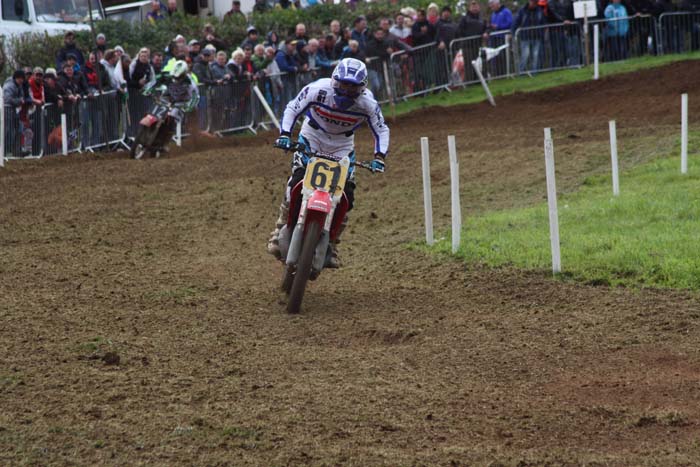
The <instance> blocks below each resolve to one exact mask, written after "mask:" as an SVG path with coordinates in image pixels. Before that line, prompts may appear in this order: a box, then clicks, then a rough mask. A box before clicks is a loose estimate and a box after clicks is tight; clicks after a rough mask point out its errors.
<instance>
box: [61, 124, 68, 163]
mask: <svg viewBox="0 0 700 467" xmlns="http://www.w3.org/2000/svg"><path fill="white" fill-rule="evenodd" d="M61 154H63V155H64V156H67V155H68V123H67V120H66V114H61Z"/></svg>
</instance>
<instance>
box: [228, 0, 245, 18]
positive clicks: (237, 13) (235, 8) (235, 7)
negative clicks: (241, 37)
mask: <svg viewBox="0 0 700 467" xmlns="http://www.w3.org/2000/svg"><path fill="white" fill-rule="evenodd" d="M226 18H240V19H243V21H245V19H246V17H245V15H244V14H243V12H242V11H241V2H240V0H233V3H232V4H231V9H230V10H229V11H227V12H226V14H225V15H224V19H226Z"/></svg>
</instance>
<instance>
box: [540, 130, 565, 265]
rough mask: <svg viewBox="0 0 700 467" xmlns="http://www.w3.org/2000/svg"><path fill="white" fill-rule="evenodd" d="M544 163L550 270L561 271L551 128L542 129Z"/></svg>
mask: <svg viewBox="0 0 700 467" xmlns="http://www.w3.org/2000/svg"><path fill="white" fill-rule="evenodd" d="M544 164H545V169H546V174H547V204H548V205H549V239H550V243H551V246H552V272H553V273H554V274H558V273H560V272H561V252H560V250H559V214H558V212H557V182H556V180H555V179H554V143H553V142H552V130H551V129H550V128H545V129H544Z"/></svg>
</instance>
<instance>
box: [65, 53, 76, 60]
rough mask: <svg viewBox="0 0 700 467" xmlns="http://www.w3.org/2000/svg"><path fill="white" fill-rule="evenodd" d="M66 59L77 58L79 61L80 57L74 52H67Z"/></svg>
mask: <svg viewBox="0 0 700 467" xmlns="http://www.w3.org/2000/svg"><path fill="white" fill-rule="evenodd" d="M66 60H75V61H76V62H77V61H78V57H77V56H76V55H75V54H74V53H67V54H66Z"/></svg>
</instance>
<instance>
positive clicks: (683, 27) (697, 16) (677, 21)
mask: <svg viewBox="0 0 700 467" xmlns="http://www.w3.org/2000/svg"><path fill="white" fill-rule="evenodd" d="M658 23H659V28H658V31H659V32H658V36H657V37H658V48H659V49H660V53H664V54H677V53H683V52H688V51H690V50H698V49H700V12H685V13H683V12H679V13H663V14H662V15H661V16H659V21H658Z"/></svg>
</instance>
